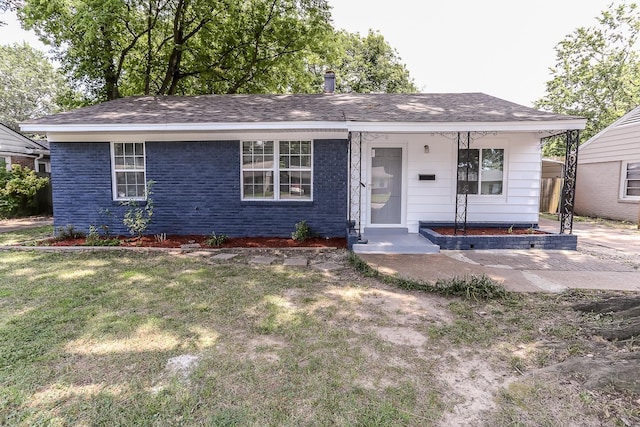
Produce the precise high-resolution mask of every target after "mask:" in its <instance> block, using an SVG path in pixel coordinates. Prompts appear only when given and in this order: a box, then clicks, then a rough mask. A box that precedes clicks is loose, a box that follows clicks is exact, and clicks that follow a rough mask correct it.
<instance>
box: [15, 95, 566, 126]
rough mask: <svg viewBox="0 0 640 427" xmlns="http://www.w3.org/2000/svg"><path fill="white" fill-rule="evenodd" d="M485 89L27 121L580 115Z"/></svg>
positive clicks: (143, 100)
mask: <svg viewBox="0 0 640 427" xmlns="http://www.w3.org/2000/svg"><path fill="white" fill-rule="evenodd" d="M577 118H578V117H574V116H565V115H560V114H554V113H548V112H544V111H538V110H535V109H533V108H529V107H525V106H522V105H518V104H515V103H513V102H509V101H505V100H503V99H500V98H495V97H493V96H489V95H486V94H483V93H420V94H318V95H201V96H143V97H128V98H122V99H117V100H114V101H108V102H103V103H101V104H97V105H92V106H89V107H83V108H79V109H77V110H72V111H67V112H64V113H59V114H54V115H50V116H45V117H42V118H39V119H35V120H29V121H27V122H25V123H24V124H40V125H80V124H156V123H157V124H163V123H257V122H296V121H312V122H326V121H331V122H341V121H356V122H415V123H420V122H441V123H445V122H451V123H453V122H519V121H520V122H521V121H537V122H540V121H556V120H571V119H577Z"/></svg>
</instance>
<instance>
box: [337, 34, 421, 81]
mask: <svg viewBox="0 0 640 427" xmlns="http://www.w3.org/2000/svg"><path fill="white" fill-rule="evenodd" d="M337 42H338V43H339V46H340V47H341V51H340V58H339V60H338V62H337V63H336V66H335V67H334V68H335V71H336V75H337V88H336V90H337V91H338V92H357V93H372V92H388V93H411V92H417V88H416V86H415V84H414V83H413V79H412V78H411V77H410V75H409V71H408V70H407V68H406V66H405V65H404V64H402V63H401V62H400V57H399V56H398V52H397V51H396V50H395V49H393V48H392V47H391V46H390V45H389V43H387V41H386V40H385V39H384V37H383V36H382V34H380V33H378V32H373V31H371V30H370V31H369V33H368V34H367V36H366V37H361V36H360V35H359V34H352V33H347V32H341V33H339V34H338V37H337Z"/></svg>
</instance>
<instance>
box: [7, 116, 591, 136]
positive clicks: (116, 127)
mask: <svg viewBox="0 0 640 427" xmlns="http://www.w3.org/2000/svg"><path fill="white" fill-rule="evenodd" d="M585 126H586V120H585V119H567V120H539V121H538V120H536V121H517V122H516V121H505V122H364V121H350V122H345V121H322V122H319V121H294V122H255V123H253V122H251V123H246V122H229V123H164V124H157V123H137V124H114V123H108V124H38V123H23V124H21V125H20V128H21V129H22V130H23V131H25V132H65V133H82V132H157V131H162V132H172V131H173V132H185V131H211V132H215V131H222V132H224V131H246V130H263V131H277V130H306V131H309V130H327V129H331V130H343V131H345V132H346V131H352V132H394V133H415V132H469V131H471V132H474V131H477V132H503V131H508V132H538V131H562V130H574V129H580V130H581V129H584V128H585Z"/></svg>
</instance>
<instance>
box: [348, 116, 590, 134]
mask: <svg viewBox="0 0 640 427" xmlns="http://www.w3.org/2000/svg"><path fill="white" fill-rule="evenodd" d="M586 124H587V121H586V119H567V120H540V121H537V120H536V121H517V122H515V121H505V122H415V123H411V122H409V123H408V122H398V123H394V122H386V123H383V122H349V125H348V127H349V130H350V131H353V132H400V133H414V132H557V131H564V130H575V129H578V130H582V129H584V128H585V126H586Z"/></svg>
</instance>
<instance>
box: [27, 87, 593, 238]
mask: <svg viewBox="0 0 640 427" xmlns="http://www.w3.org/2000/svg"><path fill="white" fill-rule="evenodd" d="M584 124H585V120H584V119H582V118H577V117H570V116H564V115H557V114H552V113H546V112H541V111H537V110H534V109H531V108H528V107H524V106H520V105H517V104H513V103H511V102H508V101H504V100H501V99H498V98H494V97H491V96H488V95H485V94H481V93H466V94H333V93H325V94H318V95H203V96H193V97H181V96H172V97H152V96H146V97H131V98H124V99H118V100H114V101H109V102H105V103H102V104H99V105H94V106H90V107H84V108H80V109H78V110H74V111H69V112H65V113H60V114H55V115H51V116H47V117H43V118H40V119H36V120H31V121H29V122H26V123H23V124H22V125H21V126H22V129H23V130H25V131H33V132H45V133H46V134H47V137H48V140H49V143H50V145H51V165H52V171H51V172H52V180H53V182H54V183H55V185H54V190H53V200H54V218H55V226H56V227H59V226H64V225H66V224H72V225H74V226H75V227H77V228H80V229H85V230H86V229H87V228H88V227H89V226H90V225H92V224H93V225H97V226H99V225H101V224H105V223H107V222H109V221H110V219H109V218H108V217H109V215H105V211H106V210H108V211H109V212H110V213H111V214H113V216H114V217H116V218H120V217H121V216H122V214H123V212H124V208H123V207H122V206H120V205H121V202H122V201H126V200H131V199H133V200H140V201H143V200H144V199H145V182H146V181H149V180H153V181H155V184H154V186H153V200H154V205H155V210H154V217H153V224H152V225H151V227H150V229H149V233H167V234H209V233H211V232H212V231H215V232H216V233H224V234H227V235H229V236H231V237H234V236H290V235H291V232H292V231H293V230H294V225H295V223H296V222H298V221H301V220H306V221H307V222H308V223H309V225H310V226H311V228H312V230H313V231H314V232H316V233H318V234H319V235H321V236H326V237H334V236H345V235H346V225H347V221H349V222H350V223H351V225H352V226H354V227H356V228H357V229H359V230H360V229H363V228H365V227H371V228H380V227H384V228H404V229H406V230H407V231H408V232H410V233H417V232H418V228H419V226H420V223H421V222H422V221H440V222H452V221H453V220H454V216H455V212H456V194H457V193H459V192H460V188H461V180H460V176H461V175H460V172H461V170H460V164H459V162H460V160H459V156H460V155H459V149H458V147H459V144H460V142H459V141H458V139H459V138H460V137H461V135H462V137H465V138H469V139H470V140H471V143H470V145H469V147H468V149H465V150H464V152H465V156H467V157H465V158H466V159H467V160H465V161H466V162H467V164H468V166H469V170H470V172H469V174H468V175H469V176H468V177H467V178H466V181H465V182H466V183H467V184H468V186H467V187H465V188H466V189H467V190H465V191H468V220H469V221H470V222H480V223H483V222H492V223H504V224H508V225H513V224H528V225H531V224H537V222H538V202H539V200H538V199H539V190H540V174H541V170H540V168H541V166H540V164H541V161H540V160H541V152H540V139H541V138H542V137H544V136H547V135H552V134H557V133H558V132H562V131H568V130H575V129H583V128H584ZM380 177H384V179H380ZM465 194H466V193H465ZM108 225H110V226H111V227H112V230H113V231H114V232H117V233H122V232H125V230H123V226H122V224H121V222H119V221H117V220H116V221H112V222H111V224H108Z"/></svg>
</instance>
